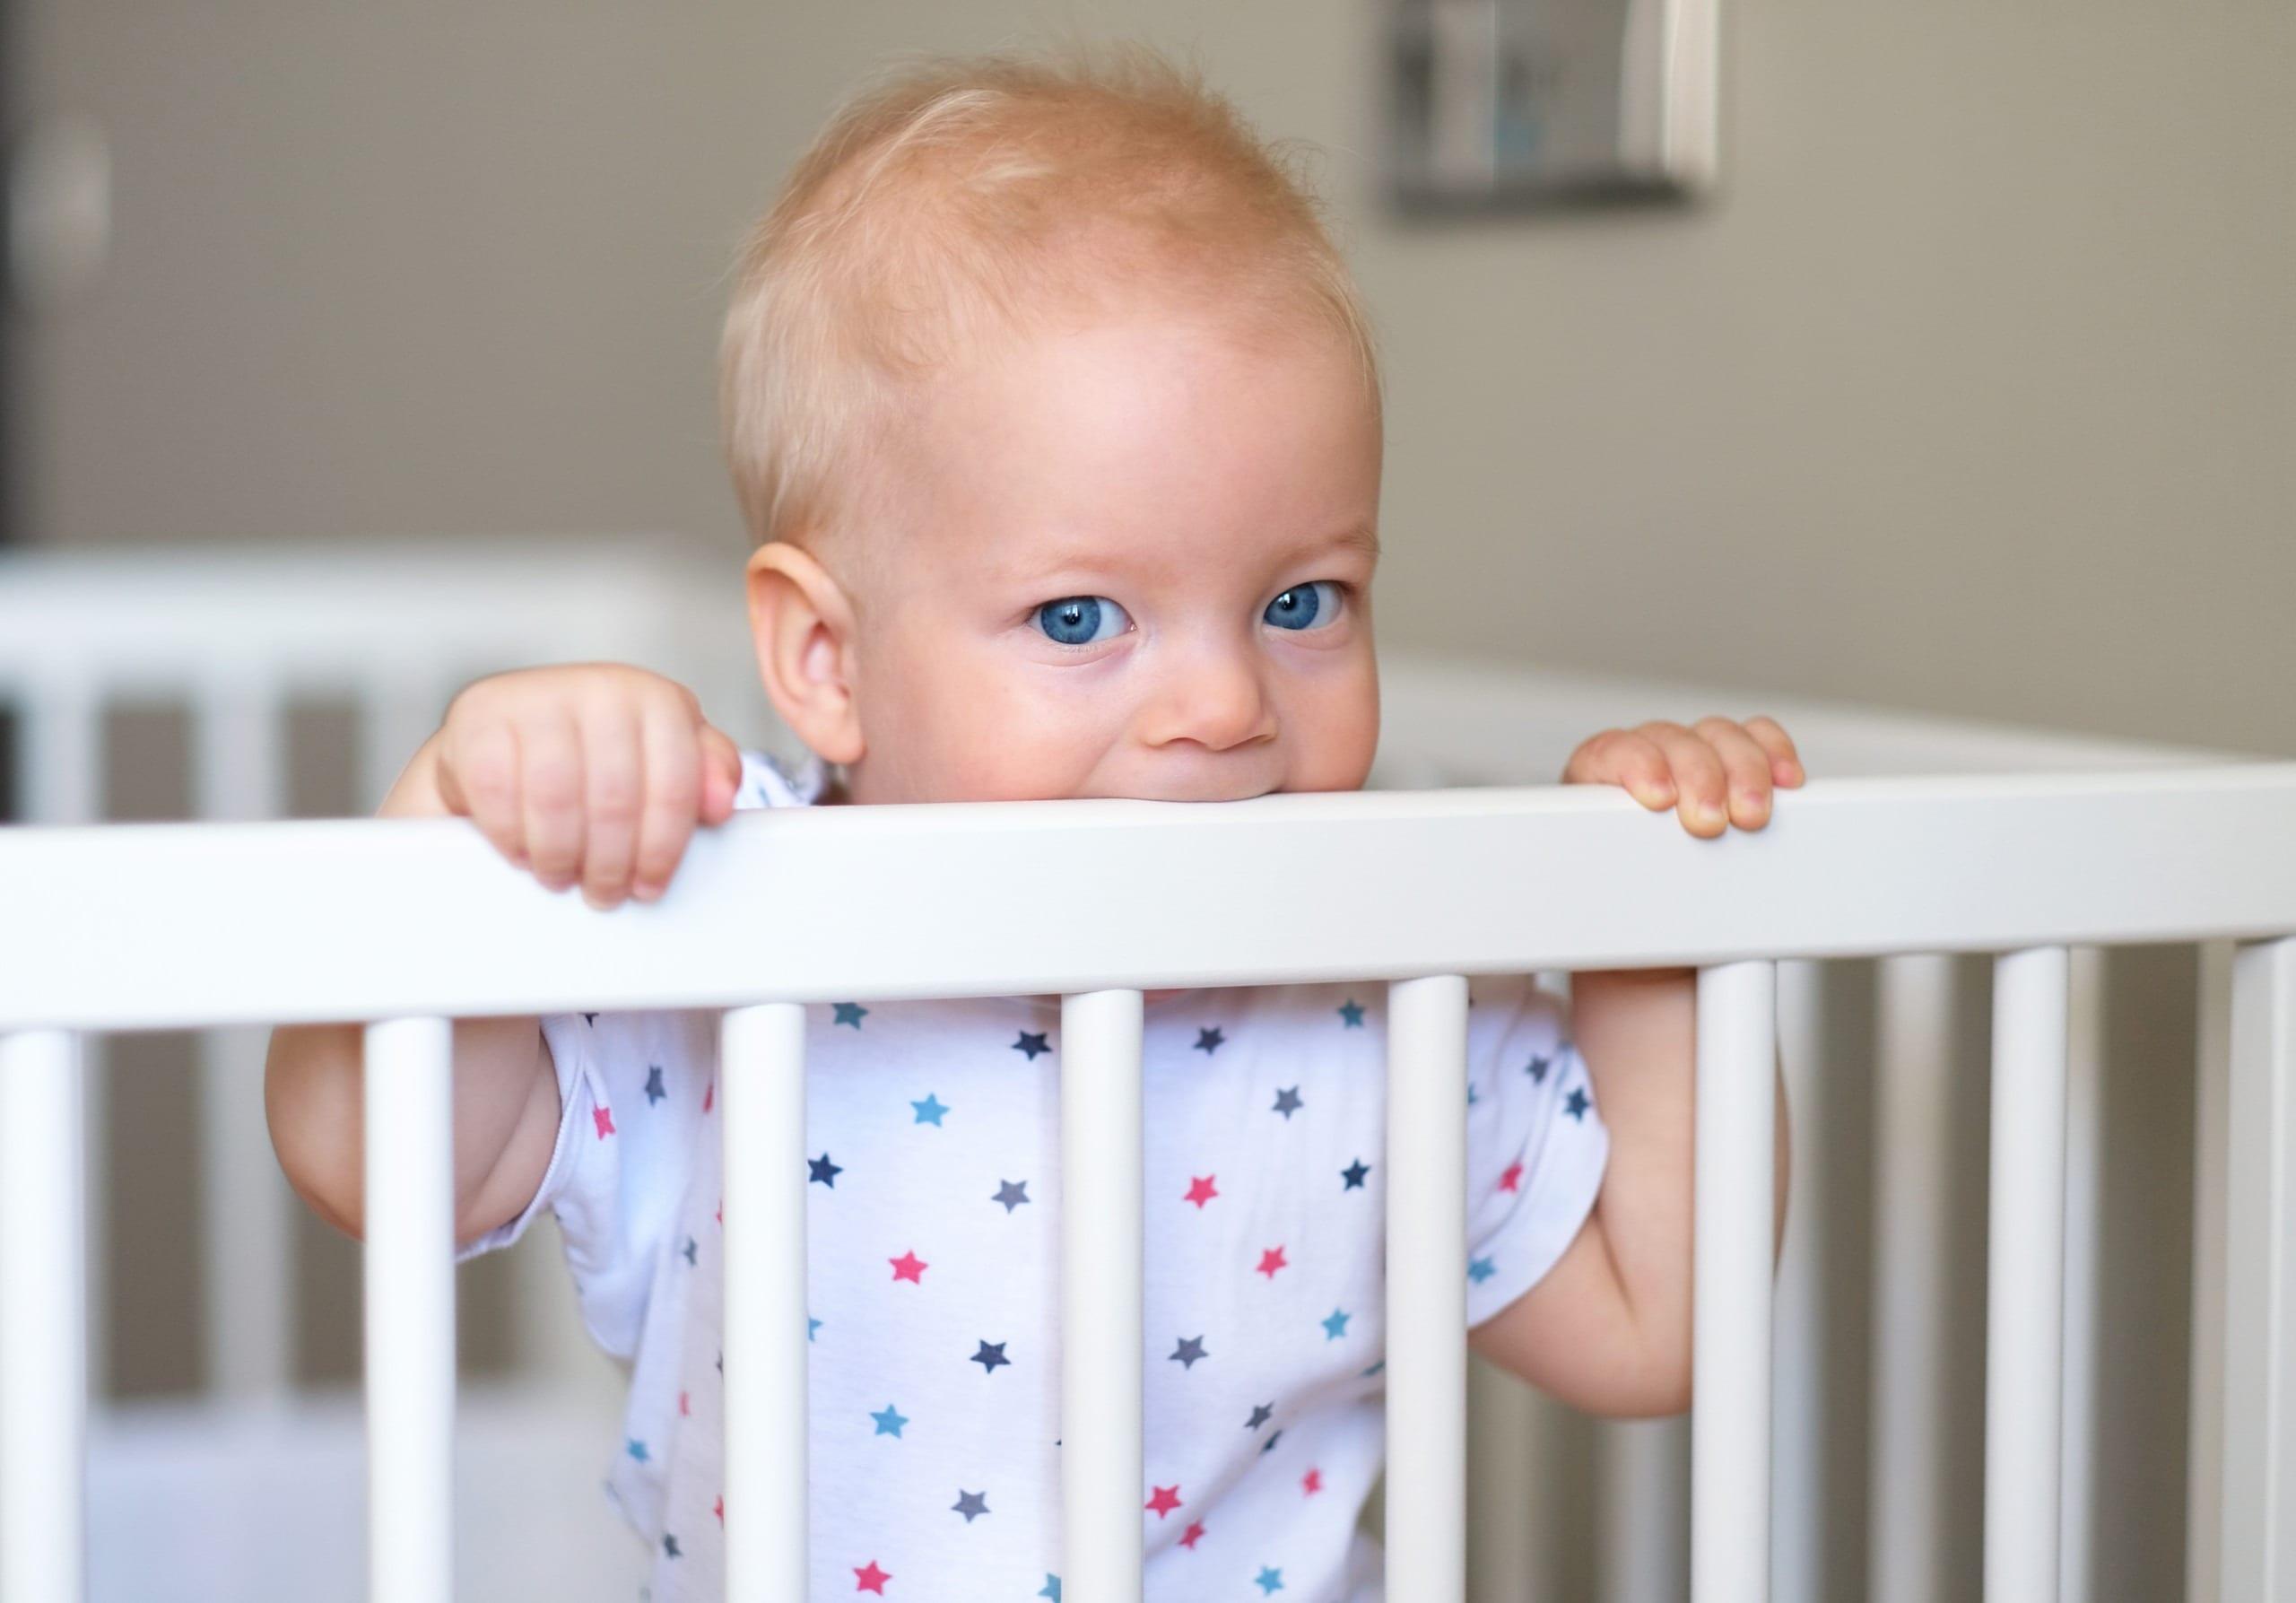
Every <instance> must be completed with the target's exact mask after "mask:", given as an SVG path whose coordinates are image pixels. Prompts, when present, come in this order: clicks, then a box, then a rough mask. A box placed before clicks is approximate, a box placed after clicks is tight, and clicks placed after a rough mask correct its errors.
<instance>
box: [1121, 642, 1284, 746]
mask: <svg viewBox="0 0 2296 1603" xmlns="http://www.w3.org/2000/svg"><path fill="white" fill-rule="evenodd" d="M1148 734H1149V740H1150V742H1151V743H1152V744H1153V745H1171V744H1173V743H1175V742H1178V741H1187V742H1192V743H1194V744H1195V745H1201V746H1203V747H1205V748H1206V749H1207V750H1210V751H1215V752H1224V751H1227V750H1230V749H1231V748H1232V747H1235V746H1240V745H1251V744H1253V743H1254V742H1256V741H1261V740H1270V739H1273V738H1274V735H1275V708H1274V701H1272V700H1271V699H1270V698H1269V696H1268V694H1267V687H1266V685H1265V684H1264V683H1263V682H1262V681H1261V678H1260V675H1259V674H1258V672H1257V670H1256V669H1255V668H1254V666H1252V665H1251V664H1249V663H1247V662H1241V661H1238V660H1236V659H1235V658H1231V657H1230V656H1227V655H1226V654H1221V655H1219V656H1216V657H1199V658H1195V659H1193V660H1192V661H1190V662H1189V663H1188V664H1187V666H1186V667H1185V668H1183V669H1182V670H1181V671H1180V672H1178V673H1177V674H1175V675H1173V678H1172V681H1171V683H1170V685H1169V686H1167V688H1166V689H1165V692H1164V693H1163V695H1162V696H1161V698H1160V700H1159V701H1158V702H1157V704H1156V707H1155V710H1154V711H1153V713H1152V720H1151V724H1150V727H1149V732H1148Z"/></svg>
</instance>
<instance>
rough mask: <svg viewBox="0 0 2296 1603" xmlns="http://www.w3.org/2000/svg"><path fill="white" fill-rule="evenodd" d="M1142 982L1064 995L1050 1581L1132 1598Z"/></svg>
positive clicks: (1113, 1600)
mask: <svg viewBox="0 0 2296 1603" xmlns="http://www.w3.org/2000/svg"><path fill="white" fill-rule="evenodd" d="M1140 1030H1141V994H1140V993H1139V992H1138V991H1136V990H1103V991H1087V992H1083V993H1080V994H1078V995H1075V996H1071V997H1065V998H1062V999H1061V1004H1060V1329H1061V1337H1060V1442H1061V1447H1060V1492H1061V1546H1060V1553H1061V1571H1060V1592H1061V1596H1062V1597H1063V1598H1069V1597H1074V1598H1076V1599H1082V1600H1083V1603H1121V1600H1122V1599H1133V1600H1134V1603H1137V1599H1139V1597H1140V1584H1141V1582H1140V1565H1141V1558H1142V1548H1141V1540H1142V1538H1141V1523H1140V1511H1141V1508H1142V1506H1143V1501H1144V1500H1143V1499H1142V1497H1141V1495H1140V1465H1141V1457H1140V1452H1141V1426H1140V1347H1141V1331H1140V1321H1141V1317H1142V1310H1141V1227H1142V1222H1141V1201H1140V1192H1141V1186H1142V1183H1143V1180H1142V1169H1141V1155H1140V1108H1141V1102H1140Z"/></svg>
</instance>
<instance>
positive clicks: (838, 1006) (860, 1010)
mask: <svg viewBox="0 0 2296 1603" xmlns="http://www.w3.org/2000/svg"><path fill="white" fill-rule="evenodd" d="M830 1006H831V1007H832V1008H834V1009H835V1010H836V1012H837V1017H836V1019H835V1020H833V1021H832V1025H831V1027H832V1028H834V1027H835V1025H837V1024H850V1025H852V1026H853V1027H854V1028H855V1029H857V1030H858V1029H859V1028H860V1027H861V1021H862V1020H863V1019H865V1018H866V1017H868V1016H869V1010H868V1009H867V1008H866V1007H864V1006H861V1004H860V1003H858V1002H831V1004H830Z"/></svg>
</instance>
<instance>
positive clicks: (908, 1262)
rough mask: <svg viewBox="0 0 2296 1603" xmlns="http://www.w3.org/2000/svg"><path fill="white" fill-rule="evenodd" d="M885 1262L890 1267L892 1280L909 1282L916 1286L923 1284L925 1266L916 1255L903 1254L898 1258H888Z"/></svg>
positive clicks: (922, 1260) (923, 1261) (911, 1253)
mask: <svg viewBox="0 0 2296 1603" xmlns="http://www.w3.org/2000/svg"><path fill="white" fill-rule="evenodd" d="M885 1261H886V1262H887V1263H889V1264H891V1265H892V1267H893V1278H894V1279H896V1280H907V1281H911V1282H914V1283H915V1284H916V1285H924V1284H925V1270H926V1267H927V1266H926V1262H925V1260H924V1259H921V1258H919V1257H918V1256H917V1254H916V1253H914V1252H904V1253H902V1254H901V1255H900V1257H899V1258H889V1259H885Z"/></svg>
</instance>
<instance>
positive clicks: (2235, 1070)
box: [2220, 937, 2296, 1603]
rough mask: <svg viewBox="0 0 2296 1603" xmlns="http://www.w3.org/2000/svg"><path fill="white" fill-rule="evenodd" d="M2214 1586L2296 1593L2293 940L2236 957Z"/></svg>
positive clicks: (2232, 1591) (2254, 945) (2257, 946)
mask: <svg viewBox="0 0 2296 1603" xmlns="http://www.w3.org/2000/svg"><path fill="white" fill-rule="evenodd" d="M2231 1044H2232V1059H2231V1067H2232V1074H2231V1085H2230V1086H2229V1087H2228V1090H2229V1092H2230V1096H2229V1099H2228V1100H2229V1105H2228V1108H2227V1112H2228V1115H2229V1117H2228V1119H2227V1128H2228V1137H2229V1139H2228V1145H2227V1147H2226V1151H2225V1182H2226V1189H2225V1223H2226V1235H2225V1243H2224V1290H2225V1327H2224V1330H2225V1341H2224V1395H2225V1397H2226V1398H2227V1404H2226V1407H2225V1410H2224V1423H2223V1459H2222V1464H2223V1468H2222V1477H2221V1495H2222V1499H2223V1503H2222V1515H2221V1529H2222V1537H2221V1546H2222V1559H2221V1561H2220V1564H2221V1577H2220V1580H2221V1584H2222V1595H2223V1596H2224V1597H2225V1598H2226V1599H2274V1600H2275V1603H2277V1600H2279V1599H2286V1598H2288V1597H2290V1596H2291V1595H2296V937H2289V938H2284V939H2281V940H2273V941H2252V942H2248V943H2246V944H2244V945H2241V946H2240V947H2239V950H2238V951H2237V952H2236V954H2234V956H2233V959H2232V1027H2231Z"/></svg>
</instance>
